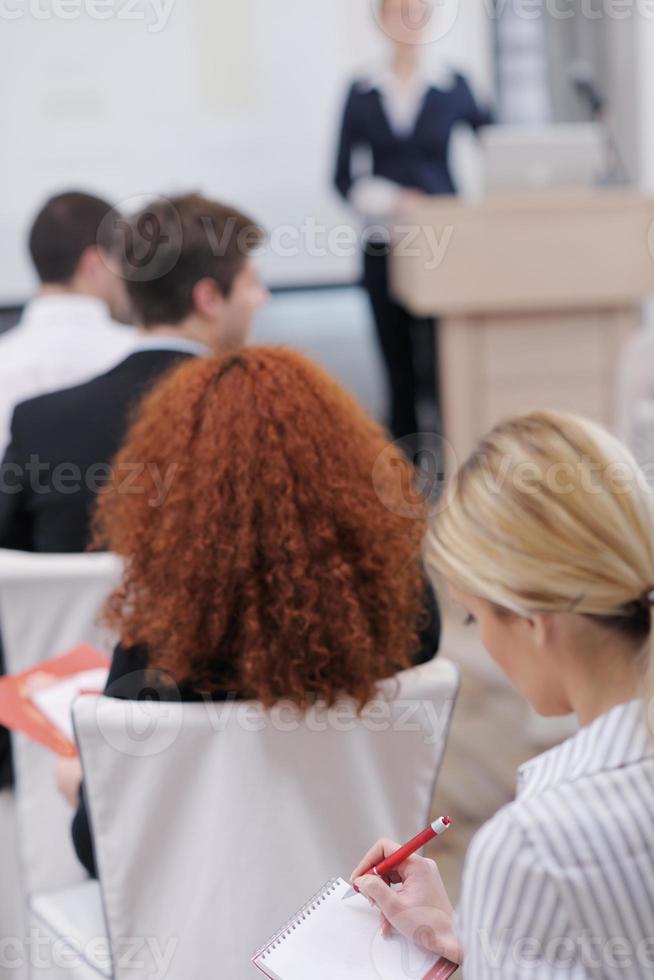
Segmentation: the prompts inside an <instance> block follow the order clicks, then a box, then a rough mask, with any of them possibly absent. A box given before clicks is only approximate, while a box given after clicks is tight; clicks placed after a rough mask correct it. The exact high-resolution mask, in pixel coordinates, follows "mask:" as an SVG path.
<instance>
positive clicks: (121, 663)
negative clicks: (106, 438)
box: [74, 348, 439, 873]
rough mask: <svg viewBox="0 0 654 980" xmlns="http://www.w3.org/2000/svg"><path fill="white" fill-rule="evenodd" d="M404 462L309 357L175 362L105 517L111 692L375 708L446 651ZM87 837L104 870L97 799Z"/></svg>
mask: <svg viewBox="0 0 654 980" xmlns="http://www.w3.org/2000/svg"><path fill="white" fill-rule="evenodd" d="M408 466H409V464H408V463H407V461H406V460H405V459H404V457H403V456H402V454H401V453H400V451H399V450H396V449H395V448H394V447H392V446H390V445H389V443H388V441H387V439H386V437H385V435H384V433H383V431H382V430H381V429H380V428H379V427H378V426H377V425H376V424H375V423H373V422H372V421H371V420H370V419H369V418H368V417H367V416H366V415H365V413H364V412H363V411H362V410H361V409H360V408H359V407H358V405H357V404H356V402H355V401H354V400H353V399H352V398H351V397H350V396H349V395H348V394H346V393H345V392H344V391H343V390H342V389H341V388H340V387H339V385H338V384H336V382H334V381H333V380H332V379H331V378H330V377H329V376H328V375H327V374H325V373H324V372H323V371H322V370H321V369H319V368H318V367H316V366H315V365H314V364H312V363H311V362H310V361H308V360H307V359H306V358H304V357H303V356H301V355H299V354H296V353H292V352H290V351H288V350H283V349H272V348H251V349H249V350H246V351H243V352H241V353H238V354H234V355H230V356H227V357H223V358H220V359H218V360H207V361H204V360H199V359H198V360H194V361H190V362H189V363H188V364H185V365H184V366H183V367H181V368H180V369H178V370H177V371H175V373H174V374H173V375H172V376H170V377H169V378H168V379H167V380H165V381H164V382H163V383H162V384H161V385H160V386H159V387H158V388H157V389H156V390H155V391H154V392H153V393H152V394H151V395H150V396H149V398H147V399H146V401H145V403H144V404H143V405H142V407H141V409H140V412H139V414H138V417H137V418H136V420H135V422H134V425H133V427H132V428H131V430H130V432H129V434H128V437H127V440H126V443H125V445H124V446H123V448H122V450H121V452H120V453H119V454H118V456H117V457H116V459H115V461H114V465H113V482H112V485H111V487H110V490H109V492H108V493H107V494H106V495H104V496H103V497H102V498H101V501H100V504H99V508H98V511H97V514H96V520H95V528H96V530H95V539H96V544H97V546H98V547H102V548H108V549H110V550H112V551H114V552H116V553H117V554H119V555H121V556H122V557H123V558H124V560H125V574H124V578H123V582H122V585H121V587H120V588H119V589H118V591H116V593H115V594H114V595H113V596H112V597H111V599H110V601H109V603H108V606H107V610H106V619H107V622H108V624H109V625H110V626H111V627H113V629H114V630H116V631H117V633H118V635H119V637H120V640H121V642H120V644H119V646H118V647H117V649H116V652H115V654H114V661H113V665H112V671H111V675H110V678H109V683H108V686H107V693H108V694H111V695H114V696H118V697H126V698H130V699H131V698H139V697H142V696H143V690H144V688H145V687H147V689H148V691H149V692H150V696H152V692H155V694H154V696H157V697H161V698H169V697H174V698H176V699H178V698H181V699H182V700H197V699H199V698H206V697H209V698H213V699H221V698H226V697H230V696H231V697H237V698H241V699H248V700H249V699H254V700H257V701H260V702H261V703H263V704H264V705H265V706H266V707H270V706H272V705H274V704H275V703H276V702H278V701H280V700H282V699H289V700H292V701H293V702H295V703H296V704H297V705H298V706H299V707H301V708H307V707H308V706H310V705H312V704H314V703H316V702H326V703H327V704H333V703H334V702H335V701H336V700H338V699H339V698H340V697H343V696H349V697H351V698H354V699H355V700H356V701H357V702H358V703H359V704H360V705H361V706H363V705H364V704H365V703H366V702H367V701H368V700H370V698H371V697H372V696H373V695H374V693H375V687H376V684H377V682H378V681H380V680H382V679H383V678H387V677H390V676H392V675H394V674H396V673H397V672H398V671H400V670H402V669H404V668H406V667H408V666H409V665H410V664H411V663H412V662H414V663H415V662H421V661H424V660H426V659H430V658H431V657H432V656H434V653H435V651H436V649H437V647H438V638H439V621H438V611H437V608H436V604H435V600H434V597H433V594H432V593H431V591H430V590H429V589H428V588H427V586H426V584H425V577H424V574H423V568H422V560H421V546H422V538H423V534H424V530H425V527H424V523H423V520H422V519H420V516H419V514H418V515H416V513H415V508H412V509H411V513H410V516H407V506H406V500H405V496H406V482H403V479H402V477H403V475H404V476H406V474H407V472H408ZM373 470H374V481H373ZM127 474H129V479H128V481H127V483H128V484H129V485H127V483H126V476H127ZM162 488H163V489H162ZM144 672H145V673H144ZM74 838H75V842H76V846H77V850H78V854H79V856H80V859H81V860H82V862H83V863H84V864H85V865H86V866H87V868H88V869H89V871H91V873H93V872H94V867H93V855H92V847H91V841H90V834H89V829H88V822H87V819H86V812H85V808H84V806H83V804H82V806H81V807H80V810H79V811H78V814H77V817H76V819H75V824H74Z"/></svg>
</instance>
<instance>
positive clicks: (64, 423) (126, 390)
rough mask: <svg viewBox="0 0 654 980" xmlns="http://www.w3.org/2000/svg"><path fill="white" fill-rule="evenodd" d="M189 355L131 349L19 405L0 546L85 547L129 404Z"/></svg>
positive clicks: (1, 508)
mask: <svg viewBox="0 0 654 980" xmlns="http://www.w3.org/2000/svg"><path fill="white" fill-rule="evenodd" d="M189 356H191V355H189V354H185V353H181V352H179V351H171V350H147V351H137V352H135V353H134V354H131V355H130V356H129V357H128V358H126V359H125V360H124V361H122V362H121V363H120V364H118V365H117V366H116V367H115V368H112V370H111V371H109V372H107V374H103V375H101V376H100V377H99V378H94V379H93V380H92V381H89V382H87V383H86V384H82V385H77V386H76V387H74V388H66V389H64V390H63V391H56V392H54V393H52V394H48V395H42V396H40V397H39V398H33V399H31V400H30V401H27V402H23V404H22V405H18V407H17V408H16V409H15V411H14V417H13V420H12V425H11V442H10V444H9V447H8V449H7V453H6V455H5V459H4V462H3V463H2V470H1V472H0V547H1V548H19V549H21V550H23V551H36V552H59V553H62V552H81V551H85V550H86V547H87V545H88V543H89V524H90V516H91V512H92V509H93V504H94V502H95V498H96V495H97V493H98V491H99V490H100V489H101V488H102V486H103V485H104V484H105V483H106V480H107V475H108V471H109V464H110V462H111V460H112V459H113V457H114V456H115V455H116V453H117V451H118V449H119V448H120V446H121V443H122V441H123V438H124V436H125V433H126V431H127V427H128V424H129V420H130V417H131V414H132V412H133V410H134V409H135V407H136V406H137V405H138V403H139V401H140V400H141V399H142V398H143V396H144V395H145V394H147V392H148V391H149V390H150V389H151V388H153V387H154V385H155V384H156V382H157V381H158V380H160V379H161V377H162V376H163V374H164V373H166V372H168V371H170V370H171V369H173V368H174V367H175V366H176V365H178V364H179V363H180V362H181V361H182V360H184V359H185V358H187V357H189Z"/></svg>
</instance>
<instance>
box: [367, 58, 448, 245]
mask: <svg viewBox="0 0 654 980" xmlns="http://www.w3.org/2000/svg"><path fill="white" fill-rule="evenodd" d="M455 83H456V74H455V72H454V70H453V69H452V68H451V67H450V66H449V65H447V64H445V63H440V64H438V65H436V66H434V65H431V66H430V68H429V69H427V68H426V67H425V66H424V65H423V64H419V65H418V66H417V68H416V70H415V72H414V73H413V75H412V76H411V77H410V78H408V79H406V80H404V81H402V80H400V79H399V78H398V77H397V75H396V74H395V72H394V71H393V70H392V68H390V67H388V66H385V67H382V68H380V69H377V70H375V71H373V72H371V73H370V74H369V75H368V76H367V77H366V79H365V80H364V81H363V82H362V85H364V86H365V87H366V88H368V89H371V90H372V89H377V90H378V91H379V94H380V96H381V101H382V106H383V109H384V112H385V113H386V117H387V119H388V123H389V125H390V127H391V129H392V131H393V132H394V133H395V134H396V135H397V136H398V137H400V138H403V137H406V136H408V135H409V134H410V133H411V132H412V131H413V130H414V129H415V126H416V122H417V119H418V116H419V115H420V111H421V109H422V106H423V104H424V101H425V98H426V96H427V93H428V92H429V90H430V89H431V88H432V87H433V86H436V88H440V89H442V90H444V91H447V90H448V89H451V88H452V87H453V85H454V84H455ZM401 193H402V187H400V185H399V184H396V183H395V182H394V181H392V180H388V179H387V178H386V177H374V176H372V175H364V176H359V177H358V179H357V180H355V182H354V184H353V186H352V189H351V191H350V194H349V199H350V203H351V204H352V206H353V207H354V209H355V211H357V212H358V214H359V215H360V217H361V218H362V219H363V221H364V222H365V223H367V224H374V223H375V222H381V223H382V224H383V223H384V222H386V223H387V225H389V224H390V219H391V217H392V215H393V212H394V210H395V208H396V207H397V203H398V200H399V197H400V195H401ZM380 227H381V226H380Z"/></svg>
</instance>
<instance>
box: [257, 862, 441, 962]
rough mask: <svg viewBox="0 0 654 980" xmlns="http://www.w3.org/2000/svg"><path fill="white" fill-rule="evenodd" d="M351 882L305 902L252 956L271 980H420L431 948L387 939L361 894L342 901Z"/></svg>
mask: <svg viewBox="0 0 654 980" xmlns="http://www.w3.org/2000/svg"><path fill="white" fill-rule="evenodd" d="M349 887H350V886H349V885H348V884H347V882H345V881H343V880H342V879H341V878H339V879H337V880H336V881H334V882H332V883H331V885H330V886H328V887H327V889H326V894H325V895H324V897H318V898H316V900H315V901H314V902H313V903H310V904H309V907H308V909H310V912H309V911H307V912H306V913H305V914H304V918H301V917H300V919H299V921H297V920H296V922H295V925H289V926H288V928H287V930H286V932H285V933H284V935H283V937H282V938H280V939H279V940H278V941H277V942H276V943H275V944H274V948H272V949H269V951H267V952H263V953H261V954H260V956H259V957H257V958H255V963H256V964H257V966H259V968H260V969H261V970H262V971H263V972H264V973H266V974H267V975H268V976H269V977H272V978H273V980H308V978H311V980H421V978H423V977H425V976H426V975H427V974H428V973H429V972H430V970H431V969H432V967H433V966H434V964H435V957H434V954H433V953H428V952H427V951H426V950H424V949H421V948H420V947H418V946H415V945H414V944H412V943H409V942H408V940H406V939H404V938H403V937H401V936H398V935H393V936H391V937H390V938H388V939H385V938H384V937H383V936H382V935H381V933H380V923H381V920H380V917H379V912H378V911H377V910H376V909H373V908H371V907H370V905H369V904H368V901H367V900H366V899H365V898H363V897H362V896H361V895H356V896H355V897H353V898H351V899H348V900H347V901H345V902H343V901H342V900H341V899H342V897H343V895H344V894H345V892H347V890H348V888H349Z"/></svg>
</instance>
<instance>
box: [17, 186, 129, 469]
mask: <svg viewBox="0 0 654 980" xmlns="http://www.w3.org/2000/svg"><path fill="white" fill-rule="evenodd" d="M112 217H115V212H114V210H113V208H112V207H111V205H110V204H108V203H107V202H106V201H103V200H101V199H100V198H97V197H93V196H91V195H89V194H82V193H79V192H70V193H66V194H59V195H58V196H56V197H53V198H51V199H50V200H49V201H48V202H47V203H46V204H45V205H44V207H43V208H42V209H41V211H40V212H39V214H38V215H37V217H36V220H35V221H34V224H33V226H32V229H31V232H30V238H29V247H30V254H31V257H32V261H33V263H34V267H35V269H36V272H37V275H38V277H39V280H40V283H41V285H40V288H39V291H38V293H37V295H36V297H35V298H34V299H33V300H32V301H31V302H30V303H28V304H27V306H26V308H25V311H24V313H23V317H22V319H21V321H20V323H19V324H18V325H17V326H16V327H14V328H13V329H12V330H10V331H9V332H8V333H7V334H5V335H4V336H2V337H0V455H2V454H3V453H4V450H5V448H6V446H7V442H8V439H9V425H10V422H11V416H12V412H13V409H14V407H15V405H17V404H18V403H19V402H22V401H24V400H26V399H28V398H32V397H34V396H35V395H40V394H43V393H45V392H48V391H54V390H56V389H58V388H64V387H67V386H69V385H73V384H77V383H80V382H82V381H86V380H87V379H90V378H92V377H94V376H95V375H97V374H100V373H101V372H102V371H105V370H107V369H108V368H109V367H111V366H112V365H113V364H116V363H117V362H118V361H120V360H122V359H123V357H125V355H126V354H127V353H128V352H129V351H130V349H131V348H132V346H133V345H134V342H135V336H134V332H133V331H132V330H131V329H130V328H129V327H126V326H124V325H122V324H119V323H117V322H116V320H114V319H112V317H118V318H123V317H126V315H127V311H128V308H129V307H128V301H127V294H126V291H125V287H124V282H123V279H122V277H121V276H120V275H119V274H118V263H117V260H116V259H115V258H114V257H113V255H112V253H111V245H110V243H109V241H108V237H107V236H106V235H105V234H104V231H105V229H109V228H111V227H113V224H114V222H113V221H112Z"/></svg>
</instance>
